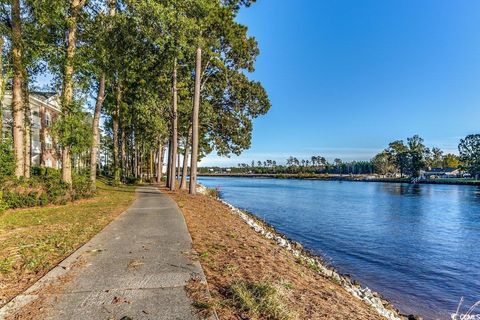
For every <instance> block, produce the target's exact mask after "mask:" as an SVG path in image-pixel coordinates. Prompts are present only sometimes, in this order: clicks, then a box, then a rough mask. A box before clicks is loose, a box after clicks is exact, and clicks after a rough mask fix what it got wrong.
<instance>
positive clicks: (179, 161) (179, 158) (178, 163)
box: [176, 153, 182, 181]
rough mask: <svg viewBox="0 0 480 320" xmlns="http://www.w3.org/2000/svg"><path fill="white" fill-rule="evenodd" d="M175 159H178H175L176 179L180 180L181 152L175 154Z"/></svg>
mask: <svg viewBox="0 0 480 320" xmlns="http://www.w3.org/2000/svg"><path fill="white" fill-rule="evenodd" d="M177 160H178V161H177V173H176V177H177V180H179V181H180V169H181V167H182V161H181V160H182V159H181V154H180V153H178V155H177Z"/></svg>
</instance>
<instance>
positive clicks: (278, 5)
mask: <svg viewBox="0 0 480 320" xmlns="http://www.w3.org/2000/svg"><path fill="white" fill-rule="evenodd" d="M239 21H241V22H242V23H244V24H246V25H247V26H248V27H249V33H250V34H251V35H253V36H255V37H256V38H257V40H258V42H259V45H260V50H261V54H260V56H259V58H258V60H257V64H256V72H255V73H254V74H253V75H252V77H253V78H255V79H257V80H260V81H261V82H262V83H263V85H264V86H265V88H266V89H267V91H268V93H269V95H270V99H271V101H272V108H271V110H270V112H269V113H268V114H267V115H266V116H264V117H262V118H260V119H257V120H255V126H254V132H253V141H252V147H251V149H250V150H248V151H246V152H244V153H243V154H242V156H240V157H232V158H230V159H228V158H219V157H216V156H214V155H211V156H208V157H207V158H206V159H204V160H203V161H202V165H236V164H237V163H239V162H248V163H249V162H250V161H251V160H265V159H273V160H277V161H280V162H284V160H285V159H286V158H287V157H288V156H290V155H293V156H297V157H309V156H310V155H314V154H315V155H323V156H325V157H327V158H328V159H329V160H332V159H333V158H335V157H339V158H342V159H344V160H353V159H356V160H368V159H370V158H371V157H372V156H373V155H374V154H375V153H377V152H379V151H380V150H382V149H383V148H385V147H386V145H387V144H388V142H390V141H393V140H396V139H406V138H407V137H408V136H411V135H413V134H419V135H420V136H422V137H423V138H424V139H425V142H426V144H427V145H428V146H430V147H432V146H438V147H441V148H443V149H445V150H446V151H449V152H456V147H457V144H458V140H459V139H460V138H461V137H463V136H465V135H467V134H470V133H480V1H478V0H462V1H451V0H362V1H358V0H295V1H292V0H258V2H257V3H256V4H254V5H253V6H252V7H250V8H248V9H244V10H243V11H242V12H241V14H240V16H239Z"/></svg>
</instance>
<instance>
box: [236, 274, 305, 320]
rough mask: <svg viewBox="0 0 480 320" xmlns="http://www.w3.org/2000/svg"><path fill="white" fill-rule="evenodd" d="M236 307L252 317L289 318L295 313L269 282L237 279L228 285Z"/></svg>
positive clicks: (285, 319)
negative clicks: (250, 281) (249, 281)
mask: <svg viewBox="0 0 480 320" xmlns="http://www.w3.org/2000/svg"><path fill="white" fill-rule="evenodd" d="M230 290H231V293H232V296H233V301H234V303H235V305H237V307H239V308H240V309H242V310H243V311H244V312H247V313H248V314H249V315H250V316H252V317H258V318H266V319H274V320H290V319H295V318H296V315H295V314H294V313H293V312H291V311H289V309H288V307H287V306H285V305H284V304H283V302H282V297H281V293H280V292H279V289H278V288H277V287H276V286H273V285H271V284H269V283H248V282H244V281H239V282H236V283H234V284H233V285H232V286H231V287H230Z"/></svg>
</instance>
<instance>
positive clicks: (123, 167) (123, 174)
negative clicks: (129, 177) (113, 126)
mask: <svg viewBox="0 0 480 320" xmlns="http://www.w3.org/2000/svg"><path fill="white" fill-rule="evenodd" d="M121 124H122V125H121V126H120V127H121V138H120V140H121V141H120V142H121V145H120V154H121V167H120V168H121V169H120V170H121V177H122V181H125V179H126V172H127V140H126V139H127V134H126V131H125V118H123V119H122V121H121Z"/></svg>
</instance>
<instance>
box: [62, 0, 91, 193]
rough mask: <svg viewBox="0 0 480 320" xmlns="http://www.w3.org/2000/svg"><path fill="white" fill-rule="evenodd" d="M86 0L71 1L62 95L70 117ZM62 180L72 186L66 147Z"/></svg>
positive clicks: (66, 146)
mask: <svg viewBox="0 0 480 320" xmlns="http://www.w3.org/2000/svg"><path fill="white" fill-rule="evenodd" d="M85 1H86V0H71V2H70V16H69V17H68V18H67V20H68V21H67V22H68V36H67V52H66V56H65V69H64V74H63V93H62V100H63V101H62V114H63V116H64V117H68V116H69V114H70V111H71V108H72V103H73V75H74V64H73V63H74V59H75V51H76V47H77V30H78V26H77V22H78V21H77V20H78V13H79V11H80V10H81V8H82V7H83V6H84V4H85ZM62 180H63V181H64V182H66V183H68V184H72V159H71V151H70V146H68V145H64V146H63V148H62Z"/></svg>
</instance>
